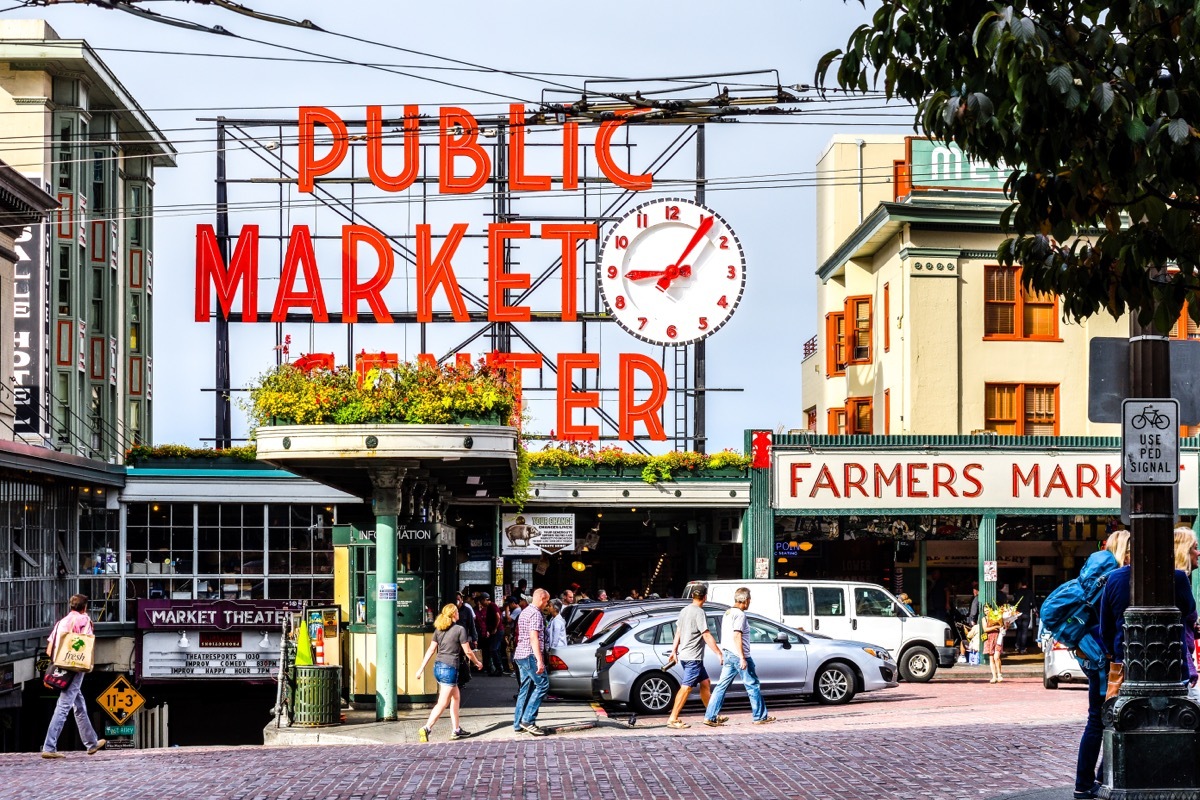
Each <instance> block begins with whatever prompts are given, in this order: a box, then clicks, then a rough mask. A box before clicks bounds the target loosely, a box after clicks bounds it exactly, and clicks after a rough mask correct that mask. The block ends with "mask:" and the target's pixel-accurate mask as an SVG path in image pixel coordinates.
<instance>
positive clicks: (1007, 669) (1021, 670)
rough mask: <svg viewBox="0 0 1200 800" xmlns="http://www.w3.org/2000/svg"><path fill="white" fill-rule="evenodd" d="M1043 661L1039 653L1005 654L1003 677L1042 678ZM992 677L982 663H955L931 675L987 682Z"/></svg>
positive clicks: (940, 679)
mask: <svg viewBox="0 0 1200 800" xmlns="http://www.w3.org/2000/svg"><path fill="white" fill-rule="evenodd" d="M1045 666H1046V665H1045V661H1044V659H1043V656H1042V654H1041V653H1030V654H1029V655H1006V656H1004V660H1003V662H1002V667H1001V669H1002V672H1003V675H1004V679H1005V680H1006V681H1007V680H1008V679H1009V678H1036V679H1038V680H1041V679H1042V676H1043V674H1044V670H1045ZM991 677H992V672H991V668H990V667H988V666H986V665H983V664H975V665H971V664H955V665H954V666H953V667H951V668H949V669H945V668H943V669H939V670H938V671H937V674H935V675H934V676H933V679H934V680H935V681H977V682H982V683H987V682H988V680H989V679H990V678H991Z"/></svg>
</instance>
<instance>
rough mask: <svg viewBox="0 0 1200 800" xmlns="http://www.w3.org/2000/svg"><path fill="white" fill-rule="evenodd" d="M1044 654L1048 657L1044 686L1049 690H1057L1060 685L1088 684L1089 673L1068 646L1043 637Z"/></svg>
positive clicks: (1043, 674)
mask: <svg viewBox="0 0 1200 800" xmlns="http://www.w3.org/2000/svg"><path fill="white" fill-rule="evenodd" d="M1042 653H1044V654H1045V656H1046V663H1045V667H1044V670H1043V672H1042V685H1043V686H1045V687H1046V688H1047V689H1057V688H1058V685H1059V684H1060V683H1087V680H1088V678H1087V673H1085V672H1084V671H1083V667H1081V666H1079V660H1078V659H1076V658H1075V654H1074V653H1072V652H1071V650H1070V649H1069V648H1068V647H1067V646H1066V645H1062V644H1059V643H1058V642H1056V641H1054V639H1053V638H1051V637H1050V636H1042Z"/></svg>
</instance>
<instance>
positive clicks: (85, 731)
mask: <svg viewBox="0 0 1200 800" xmlns="http://www.w3.org/2000/svg"><path fill="white" fill-rule="evenodd" d="M83 676H84V673H82V672H76V673H75V674H74V675H73V676H72V677H71V682H70V683H68V684H67V688H65V689H63V690H62V693H61V694H59V696H58V705H56V706H54V715H53V716H52V717H50V727H49V728H48V729H47V730H46V741H45V743H43V744H42V751H43V752H47V753H52V752H54V751H55V750H57V749H58V737H59V735H60V734H61V733H62V729H63V725H65V724H67V715H68V714H70V713H71V712H72V711H74V712H75V727H77V728H79V738H80V739H82V740H83V745H84V747H88V748H91V747H95V745H96V742H97V738H96V730H95V729H94V728H93V727H92V721H91V720H90V719H88V712H87V702H86V701H85V700H84V699H83Z"/></svg>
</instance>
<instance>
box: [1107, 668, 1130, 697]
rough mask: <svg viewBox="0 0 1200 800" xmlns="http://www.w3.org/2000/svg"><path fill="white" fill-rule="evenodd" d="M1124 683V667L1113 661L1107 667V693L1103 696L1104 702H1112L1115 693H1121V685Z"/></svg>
mask: <svg viewBox="0 0 1200 800" xmlns="http://www.w3.org/2000/svg"><path fill="white" fill-rule="evenodd" d="M1124 682H1125V665H1124V664H1118V663H1116V662H1115V661H1114V662H1113V663H1111V664H1109V665H1108V691H1107V692H1105V694H1104V699H1105V700H1112V699H1113V698H1114V697H1116V696H1117V692H1119V691H1121V684H1122V683H1124Z"/></svg>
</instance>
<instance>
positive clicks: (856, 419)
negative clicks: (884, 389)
mask: <svg viewBox="0 0 1200 800" xmlns="http://www.w3.org/2000/svg"><path fill="white" fill-rule="evenodd" d="M846 426H847V430H846V433H858V434H863V435H867V436H869V435H870V434H872V433H874V432H875V427H874V421H873V420H872V409H871V398H869V397H851V398H850V399H849V400H847V401H846Z"/></svg>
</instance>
